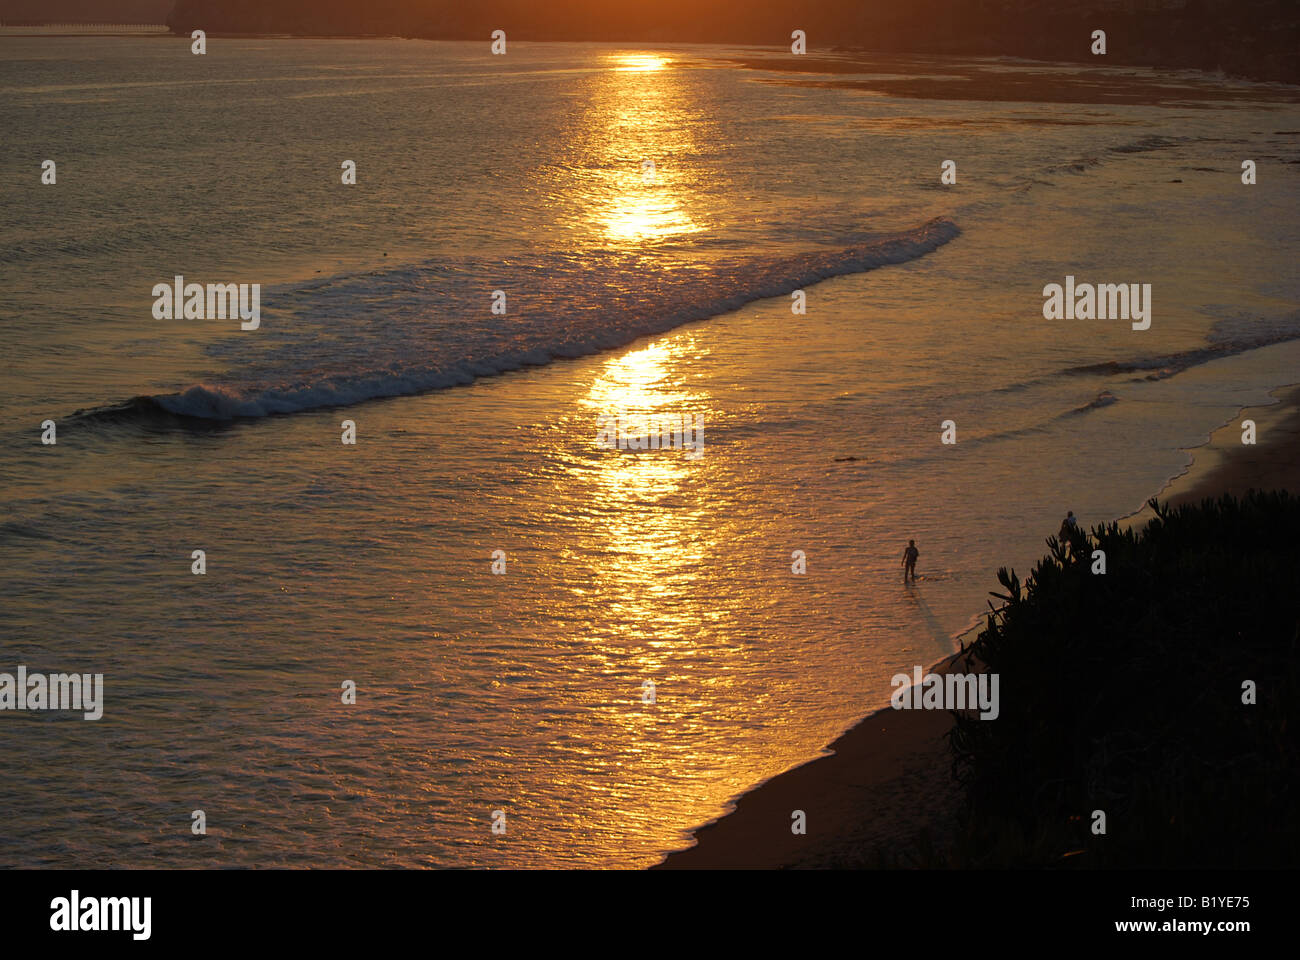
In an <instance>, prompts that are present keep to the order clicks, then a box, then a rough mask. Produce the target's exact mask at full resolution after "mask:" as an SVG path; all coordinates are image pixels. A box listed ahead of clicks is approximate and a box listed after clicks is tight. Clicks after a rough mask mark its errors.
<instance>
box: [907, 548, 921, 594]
mask: <svg viewBox="0 0 1300 960" xmlns="http://www.w3.org/2000/svg"><path fill="white" fill-rule="evenodd" d="M920 555H921V552H920V551H919V550H917V549H916V541H915V540H909V541H907V549H906V550H904V551H903V582H904V583H907V578H908V577H909V576H911V578H912V582H913V583H915V582H916V558H917V557H919V556H920Z"/></svg>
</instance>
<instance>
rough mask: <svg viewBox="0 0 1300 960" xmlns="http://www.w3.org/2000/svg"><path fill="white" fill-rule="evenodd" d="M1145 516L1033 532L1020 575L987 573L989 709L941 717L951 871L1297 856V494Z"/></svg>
mask: <svg viewBox="0 0 1300 960" xmlns="http://www.w3.org/2000/svg"><path fill="white" fill-rule="evenodd" d="M1150 505H1151V507H1152V509H1153V511H1154V513H1155V516H1154V518H1153V519H1152V520H1151V521H1150V522H1149V523H1148V524H1147V525H1146V526H1145V527H1144V528H1142V529H1141V530H1133V529H1121V528H1120V527H1119V525H1118V524H1114V523H1112V524H1109V525H1104V526H1100V527H1096V528H1094V529H1093V530H1092V531H1091V533H1087V532H1085V531H1083V530H1081V529H1080V530H1077V531H1075V532H1074V533H1073V534H1071V535H1070V537H1069V538H1068V539H1067V540H1066V541H1065V542H1062V541H1060V540H1058V539H1057V538H1056V537H1052V538H1050V539H1049V540H1048V541H1047V543H1048V548H1049V550H1050V553H1049V555H1048V556H1046V557H1044V558H1043V560H1042V561H1041V562H1039V564H1038V565H1037V566H1036V567H1035V568H1034V570H1033V572H1032V574H1031V575H1030V577H1028V578H1027V580H1026V581H1025V582H1024V583H1021V581H1020V580H1019V578H1018V577H1017V576H1016V574H1015V572H1014V571H1010V572H1009V571H1007V570H1006V569H1005V568H1003V569H1001V570H999V571H998V580H999V582H1000V583H1001V584H1002V587H1003V590H1002V591H1000V592H996V593H993V596H995V597H997V598H998V599H999V600H1000V601H1002V602H1001V604H1000V605H999V606H997V607H992V604H990V606H991V607H992V611H991V613H990V614H989V616H988V618H987V625H986V626H985V628H984V629H983V631H982V632H981V633H980V634H979V636H978V639H977V640H976V641H975V643H974V644H973V650H974V653H975V656H976V657H977V658H979V660H980V661H982V662H983V664H984V665H985V666H986V667H987V669H988V670H989V671H992V672H996V673H997V674H999V684H1000V690H999V697H1000V705H1001V712H1000V715H999V716H998V717H997V719H996V720H991V721H985V720H980V719H978V717H975V716H965V715H955V723H954V727H953V729H952V731H951V732H950V734H949V741H950V744H951V747H952V750H953V755H954V771H955V774H956V777H957V779H958V782H959V783H960V784H961V786H962V788H963V791H964V794H965V797H964V799H965V804H964V806H963V811H962V814H961V823H960V825H959V831H958V833H959V838H960V839H959V841H958V848H957V850H956V851H955V853H954V857H953V862H954V863H956V864H959V865H964V866H970V867H999V866H1027V867H1039V866H1050V865H1059V866H1062V867H1193V866H1200V867H1234V866H1237V867H1244V866H1288V867H1290V866H1294V865H1295V864H1296V863H1297V862H1300V843H1298V842H1297V836H1298V834H1300V831H1298V829H1297V822H1296V819H1295V816H1294V811H1295V809H1296V806H1297V801H1300V785H1298V783H1297V743H1300V738H1297V736H1296V733H1297V731H1300V722H1298V721H1300V716H1298V715H1297V714H1298V708H1297V703H1300V685H1298V684H1297V653H1298V652H1300V651H1298V650H1297V646H1298V643H1300V559H1298V556H1300V555H1298V552H1297V551H1298V550H1300V499H1297V498H1295V497H1293V496H1290V495H1289V494H1287V493H1285V492H1272V493H1259V492H1252V493H1250V494H1249V495H1248V496H1246V497H1245V498H1244V499H1242V500H1237V499H1235V498H1233V497H1228V496H1225V497H1223V498H1221V499H1219V500H1217V501H1212V500H1205V501H1203V502H1201V503H1200V504H1198V505H1187V506H1183V507H1180V508H1177V509H1170V508H1168V507H1166V506H1162V505H1160V504H1159V503H1157V502H1156V501H1155V500H1152V501H1151V502H1150ZM1094 550H1103V551H1105V556H1106V572H1105V573H1104V574H1098V573H1093V572H1092V570H1093V566H1094V564H1093V560H1092V554H1093V551H1094ZM1246 681H1253V683H1254V684H1255V686H1256V699H1257V702H1256V703H1255V704H1253V705H1247V704H1245V703H1243V684H1245V683H1246ZM1097 810H1100V811H1103V812H1104V813H1105V833H1104V834H1098V833H1095V832H1094V830H1093V824H1094V816H1093V812H1094V811H1097Z"/></svg>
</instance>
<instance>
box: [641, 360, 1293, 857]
mask: <svg viewBox="0 0 1300 960" xmlns="http://www.w3.org/2000/svg"><path fill="white" fill-rule="evenodd" d="M1273 396H1274V397H1275V398H1276V399H1277V401H1278V402H1277V403H1274V404H1271V405H1268V406H1260V407H1251V408H1247V409H1245V410H1243V411H1242V412H1241V414H1240V415H1239V416H1237V417H1234V418H1233V419H1232V420H1231V421H1230V422H1229V423H1227V424H1225V425H1224V426H1222V427H1220V428H1219V429H1217V430H1215V431H1214V432H1213V433H1212V434H1211V436H1210V439H1209V442H1208V443H1206V444H1205V445H1203V446H1200V447H1197V448H1195V449H1194V450H1193V451H1192V457H1193V459H1192V463H1191V465H1190V467H1189V468H1188V470H1187V471H1186V472H1185V473H1183V474H1181V475H1180V476H1178V477H1175V478H1174V479H1173V480H1171V481H1170V482H1169V483H1168V484H1167V485H1166V486H1165V488H1164V489H1163V490H1161V491H1160V492H1159V493H1158V494H1157V497H1158V499H1159V500H1160V501H1161V502H1162V503H1164V502H1167V503H1169V504H1171V505H1175V506H1177V505H1180V504H1185V503H1196V502H1198V501H1200V500H1203V499H1205V498H1207V497H1208V498H1214V497H1219V496H1222V495H1223V494H1225V493H1230V494H1233V495H1234V496H1241V495H1242V494H1244V493H1246V492H1247V491H1248V490H1250V489H1252V488H1254V489H1286V490H1290V491H1292V492H1294V491H1297V490H1300V386H1297V385H1292V386H1288V387H1282V388H1279V389H1277V390H1274V391H1273ZM1247 419H1249V420H1253V421H1254V423H1255V430H1256V443H1255V444H1253V445H1249V444H1243V443H1242V432H1243V428H1242V422H1243V421H1244V420H1247ZM1150 513H1151V511H1150V508H1143V509H1142V510H1141V511H1139V512H1138V513H1136V514H1134V515H1133V516H1132V517H1131V518H1129V522H1131V523H1132V524H1134V525H1142V524H1145V523H1146V521H1147V520H1148V519H1149V517H1150ZM992 582H993V581H992V576H991V574H990V583H992ZM968 659H969V657H968V655H967V654H966V653H964V652H962V653H956V654H953V655H952V656H949V657H947V658H945V659H944V660H942V661H940V662H939V663H938V664H936V665H935V666H934V667H932V668H931V672H933V673H947V672H951V671H953V670H958V671H961V672H968V671H971V670H972V667H971V666H970V665H969V664H968V662H967V661H968ZM951 727H952V719H951V717H950V715H949V714H948V713H947V712H945V711H929V710H893V709H891V708H885V709H883V710H878V711H876V712H874V713H872V714H870V715H868V716H867V717H865V718H864V719H863V720H861V721H860V722H859V723H858V724H856V725H855V726H854V727H852V728H851V729H849V730H848V731H847V732H846V733H844V734H843V735H841V736H840V737H839V738H838V739H836V740H835V741H834V742H833V743H831V744H830V745H829V746H828V747H827V750H828V751H829V752H828V754H827V755H824V756H821V757H818V758H816V759H814V760H811V761H809V762H808V763H805V764H803V765H801V766H798V767H795V768H794V769H792V770H788V771H786V772H785V773H782V774H780V775H779V776H777V777H774V778H772V779H771V780H768V781H766V782H765V783H763V784H760V785H759V786H758V787H756V788H754V789H753V790H751V791H749V792H748V793H746V794H743V795H742V796H741V797H740V798H739V799H738V800H737V801H736V804H735V809H734V811H733V812H731V813H729V814H727V815H726V816H724V817H722V818H720V819H719V820H717V821H714V822H713V823H710V824H707V825H706V826H704V827H701V828H700V829H699V830H698V831H696V833H695V841H696V842H695V845H694V846H692V847H690V848H688V849H685V850H681V851H677V852H675V853H672V854H670V855H669V856H668V857H666V858H665V859H664V861H663V862H662V863H660V864H658V865H657V866H656V867H655V868H654V869H780V868H796V869H800V868H801V869H818V868H836V867H868V868H870V867H887V866H897V867H909V866H933V865H935V864H936V863H942V862H943V851H944V849H945V848H946V847H947V846H948V845H949V844H950V843H951V841H952V839H953V836H954V827H955V813H956V811H957V809H958V807H959V805H960V802H961V797H960V792H959V789H958V786H957V784H956V783H955V782H954V781H953V779H952V764H951V755H950V753H949V749H948V743H947V740H946V735H947V733H948V731H949V730H950V729H951ZM796 810H802V811H803V812H804V814H805V816H806V822H807V832H806V833H805V834H803V835H797V834H795V833H793V832H792V830H791V824H792V822H793V821H792V814H793V812H794V811H796ZM917 851H927V860H928V862H927V863H925V864H918V863H915V862H912V860H911V859H910V858H912V857H914V855H915V854H916V852H917Z"/></svg>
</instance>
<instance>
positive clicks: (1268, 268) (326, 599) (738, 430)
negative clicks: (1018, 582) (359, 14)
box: [0, 37, 1300, 868]
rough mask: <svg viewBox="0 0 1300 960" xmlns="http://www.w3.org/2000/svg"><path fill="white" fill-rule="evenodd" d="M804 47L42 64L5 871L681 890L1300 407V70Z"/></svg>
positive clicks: (25, 213)
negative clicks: (762, 804) (918, 686)
mask: <svg viewBox="0 0 1300 960" xmlns="http://www.w3.org/2000/svg"><path fill="white" fill-rule="evenodd" d="M764 58H767V59H769V60H770V61H771V62H770V64H766V65H765V64H764V62H763V60H764ZM742 60H743V61H744V62H745V63H747V64H749V65H748V66H742V65H741V64H740V63H739V62H737V61H742ZM788 60H789V55H788V54H783V53H780V52H767V53H764V52H762V51H755V50H736V49H730V48H722V47H703V46H693V47H666V48H662V49H658V48H656V49H646V48H640V47H626V46H618V45H600V44H526V43H517V42H513V41H512V42H511V43H510V46H509V52H508V53H507V55H505V56H492V55H491V54H490V52H489V44H488V43H487V42H486V41H485V42H484V43H481V44H479V43H431V42H418V41H403V40H395V39H394V40H380V39H375V40H332V41H325V40H289V39H264V40H259V39H219V38H210V39H209V41H208V50H207V53H206V54H205V55H203V56H196V55H194V54H192V53H191V52H190V44H189V41H188V40H187V39H186V40H182V39H170V38H159V37H138V38H125V37H111V38H100V37H41V38H16V39H8V40H5V41H3V42H0V130H2V131H3V132H4V136H3V140H2V145H0V322H2V323H3V325H4V329H5V331H6V335H5V347H4V351H3V353H4V368H5V370H4V376H3V379H2V380H0V410H3V414H4V420H3V425H2V426H0V491H2V494H0V504H2V509H3V513H2V514H0V597H3V598H4V599H3V600H2V601H0V672H8V673H13V672H14V671H15V670H16V669H17V667H18V666H19V665H23V666H25V667H26V668H27V670H28V671H30V672H35V671H44V672H48V673H54V672H63V671H68V672H72V671H76V672H87V673H102V674H103V676H104V704H103V710H104V712H103V717H102V718H101V719H99V720H95V721H87V720H83V719H82V718H81V714H80V713H67V712H56V711H47V712H40V711H8V710H4V711H0V757H3V762H2V765H0V824H2V825H3V826H0V866H5V867H33V866H57V867H73V866H80V867H228V866H229V867H250V866H262V867H265V866H295V867H305V866H311V867H434V866H437V867H627V868H632V867H642V866H646V865H649V864H652V863H655V862H657V861H658V860H659V859H661V858H662V856H663V855H664V854H665V853H667V852H668V851H671V850H673V849H677V848H680V847H682V846H684V845H685V844H687V843H688V842H689V837H690V833H691V832H692V831H693V830H694V829H695V828H697V827H698V826H699V825H701V824H702V823H705V822H707V821H709V820H711V819H714V818H716V817H718V816H720V815H721V814H723V813H724V812H725V811H726V810H727V809H728V807H729V804H730V802H731V801H732V800H733V798H734V797H735V796H736V795H737V794H739V793H741V792H743V791H745V790H747V789H749V788H752V787H753V786H754V785H756V784H757V783H759V782H762V781H763V780H765V779H768V778H770V777H772V776H775V775H776V774H778V773H780V772H782V771H783V770H786V769H788V768H790V767H791V766H794V765H797V764H799V763H802V762H805V761H806V760H808V759H810V758H812V757H814V756H817V755H818V754H819V752H820V751H821V750H822V749H823V748H824V745H825V744H826V743H828V742H829V741H831V740H832V739H834V737H835V736H836V735H837V734H838V733H839V732H841V731H843V730H844V729H846V728H847V727H848V726H850V725H851V724H853V723H854V722H856V721H857V720H858V719H860V718H861V717H862V716H864V715H865V714H867V713H869V712H871V711H872V710H874V709H877V708H879V707H881V706H884V705H886V704H887V703H888V698H889V693H890V689H891V688H890V678H891V677H892V676H893V675H895V674H898V673H906V674H909V675H910V673H911V671H912V668H913V667H914V666H917V665H920V666H928V665H930V664H932V663H934V662H935V661H937V660H938V659H940V658H941V657H943V656H945V655H946V654H948V653H950V652H952V651H953V650H955V649H956V648H957V644H958V642H959V640H958V636H959V635H960V634H962V633H963V632H964V631H967V630H969V629H970V628H971V627H972V626H975V625H977V624H978V623H979V619H980V616H981V611H983V610H985V609H986V607H985V602H986V599H987V596H988V591H990V590H995V589H998V584H997V582H996V580H995V579H994V572H995V571H996V570H997V568H998V567H1000V566H1008V567H1015V568H1016V569H1017V571H1019V572H1020V573H1021V574H1022V576H1023V574H1024V572H1027V570H1028V569H1029V568H1030V567H1031V566H1032V564H1033V563H1034V561H1035V560H1036V559H1037V558H1038V557H1039V556H1041V555H1042V554H1043V553H1044V551H1045V545H1044V540H1045V538H1046V537H1048V536H1050V535H1052V534H1054V533H1055V531H1056V529H1057V527H1058V525H1059V524H1060V521H1061V518H1062V517H1063V516H1064V515H1065V512H1066V510H1067V509H1069V510H1073V511H1074V513H1075V514H1076V515H1077V516H1078V517H1079V518H1080V521H1081V522H1082V523H1084V524H1085V525H1090V524H1096V523H1103V522H1110V521H1112V520H1116V519H1120V518H1124V517H1127V516H1130V515H1131V514H1133V513H1134V512H1135V511H1136V510H1138V509H1139V508H1140V507H1141V506H1142V504H1143V503H1144V502H1145V500H1146V499H1147V498H1149V497H1150V496H1152V495H1154V494H1156V493H1157V492H1158V491H1160V490H1161V489H1162V488H1163V487H1164V485H1165V484H1166V483H1167V482H1168V481H1169V480H1170V478H1172V477H1174V476H1176V475H1177V474H1179V473H1181V472H1182V471H1183V470H1185V469H1186V467H1187V465H1188V463H1189V462H1190V457H1191V454H1190V453H1189V450H1190V449H1191V448H1194V447H1195V446H1196V445H1198V444H1200V443H1203V442H1204V441H1205V440H1206V439H1207V437H1208V434H1209V433H1210V431H1211V430H1213V429H1214V428H1216V427H1219V426H1220V425H1222V424H1224V423H1226V422H1228V421H1229V420H1230V419H1231V418H1233V417H1234V416H1235V415H1236V414H1237V412H1238V411H1239V410H1240V409H1241V408H1242V407H1243V406H1245V405H1250V404H1259V403H1263V402H1267V401H1268V394H1269V391H1270V390H1271V389H1274V388H1276V387H1277V386H1280V385H1282V384H1285V383H1291V382H1295V381H1297V380H1300V376H1297V375H1296V371H1297V370H1300V311H1298V305H1300V272H1298V271H1297V267H1296V264H1297V258H1296V248H1297V241H1298V240H1300V218H1297V216H1296V212H1297V208H1298V201H1300V108H1298V107H1297V101H1300V92H1298V91H1297V90H1296V89H1295V88H1288V87H1282V86H1276V85H1262V84H1248V83H1243V82H1236V81H1229V80H1224V79H1221V78H1213V77H1208V76H1204V75H1197V74H1191V73H1176V72H1174V73H1171V72H1163V73H1157V72H1155V71H1150V70H1137V69H1133V70H1125V69H1118V68H1091V69H1090V68H1085V67H1080V66H1077V65H1075V66H1059V67H1058V66H1051V65H1043V64H1028V63H1025V62H1019V61H1011V60H980V61H971V60H956V59H951V60H948V59H936V58H927V59H920V58H914V59H911V60H900V59H893V60H890V61H888V62H885V61H883V60H882V61H881V62H880V63H879V64H873V65H871V66H870V68H869V69H867V68H864V73H865V76H866V80H867V81H868V82H867V83H866V84H865V85H859V86H851V85H845V84H844V83H843V81H845V80H856V81H861V80H863V76H860V75H850V74H844V73H834V74H832V73H825V74H821V73H792V72H790V71H788V70H785V69H782V68H783V67H786V66H788V63H787V62H786V61H788ZM769 66H770V69H768V68H767V67H769ZM1042 78H1046V79H1045V80H1044V79H1042ZM877 79H879V80H880V81H881V82H880V86H879V88H873V84H874V82H875V80H877ZM1040 80H1042V82H1043V83H1046V82H1047V81H1048V80H1050V90H1051V91H1053V92H1051V93H1045V94H1043V95H1041V96H1035V97H1031V98H1030V99H1009V98H1008V97H1009V96H1022V94H1011V95H1009V94H1007V92H1006V91H1007V90H1008V89H1012V90H1017V91H1022V90H1024V89H1026V83H1027V84H1028V87H1034V85H1035V84H1037V83H1039V82H1040ZM1011 81H1024V82H1011ZM936 85H938V87H939V88H940V89H950V90H951V91H952V94H951V96H937V95H935V94H934V93H933V91H934V90H935V89H936ZM1157 86H1158V90H1157V89H1156V88H1157ZM922 88H924V89H925V90H926V91H927V93H926V95H924V96H922V95H920V93H919V91H920V90H921V89H922ZM1043 89H1047V87H1044V88H1043ZM1059 91H1067V93H1066V94H1059ZM47 160H53V161H54V163H55V171H56V182H54V183H52V184H51V183H42V169H43V166H42V165H43V163H44V161H47ZM947 160H951V161H953V162H954V163H955V173H956V182H955V183H948V184H945V183H942V182H941V179H940V177H941V172H942V166H941V165H942V164H943V162H944V161H947ZM1244 160H1251V161H1254V163H1255V164H1256V167H1257V182H1256V183H1255V184H1253V185H1248V184H1244V183H1243V182H1242V161H1244ZM347 161H351V162H352V163H353V164H354V165H355V183H354V184H348V183H344V182H343V179H344V165H345V163H346V162H347ZM178 276H179V277H183V278H184V282H185V283H190V282H193V283H199V284H249V285H251V284H259V285H260V291H261V293H260V318H259V323H258V326H257V327H256V329H251V330H246V329H241V322H240V319H239V318H238V317H232V316H226V317H224V318H221V317H217V318H213V317H211V316H205V317H190V318H189V319H186V318H185V317H184V315H183V314H184V312H183V311H180V312H179V313H175V314H174V316H173V318H172V319H167V318H166V316H165V315H163V316H162V317H161V318H160V311H159V310H157V309H156V303H155V301H156V299H157V296H158V295H157V294H155V292H154V290H155V287H156V286H157V285H160V284H161V285H166V286H170V285H172V284H173V283H174V282H175V278H176V277H178ZM1067 277H1073V278H1075V281H1077V282H1078V283H1080V284H1083V283H1093V284H1139V285H1143V284H1150V290H1151V294H1150V301H1149V305H1150V326H1149V328H1147V329H1134V324H1133V323H1131V322H1129V320H1128V319H1125V318H1118V319H1116V318H1112V319H1072V320H1064V319H1061V320H1057V319H1052V320H1049V319H1045V318H1044V314H1043V305H1044V294H1043V289H1044V287H1045V286H1046V285H1048V284H1052V283H1056V284H1064V283H1065V282H1066V278H1067ZM796 291H802V296H803V303H802V305H803V309H804V312H802V313H798V312H795V306H796V305H797V300H798V294H797V293H796ZM612 417H614V418H616V417H624V419H625V421H626V420H628V419H630V420H631V421H632V422H633V423H645V424H647V425H653V424H665V423H668V424H671V423H680V422H681V419H682V418H683V417H687V418H690V422H694V423H700V424H703V427H702V434H700V439H701V440H702V446H701V447H700V448H699V450H698V451H696V452H695V453H694V454H693V453H692V452H690V451H683V450H679V449H650V450H635V449H611V448H610V447H609V446H607V445H605V444H602V443H600V442H598V439H599V436H598V435H599V433H600V431H601V429H602V425H603V424H608V423H609V418H612ZM46 421H53V423H54V425H55V426H54V429H55V439H56V442H55V443H52V444H51V443H46V442H42V437H43V435H48V428H47V427H45V426H43V424H45V422H46ZM345 421H350V423H351V430H352V432H353V434H354V435H355V441H356V442H355V443H354V444H345V443H343V442H342V438H343V437H344V435H345V432H346V431H347V430H348V427H347V425H346V424H345ZM948 422H950V423H948ZM649 428H650V429H654V427H653V426H650V427H649ZM632 432H633V435H634V436H635V435H636V434H637V433H638V432H639V428H637V429H634V430H633V431H632ZM945 434H946V435H947V437H948V439H953V438H954V437H955V440H956V442H955V443H944V442H943V438H944V435H945ZM909 539H915V540H916V542H917V546H918V548H919V550H920V561H919V563H918V572H919V573H920V574H921V575H922V580H921V581H920V582H919V583H917V584H916V585H914V586H910V587H905V586H904V585H903V583H902V578H901V569H900V560H901V556H902V551H903V548H904V547H905V546H906V544H907V541H908V540H909ZM196 550H202V551H203V562H204V564H205V567H204V570H205V572H203V573H202V574H196V573H194V572H193V569H194V564H195V563H196V561H195V559H194V551H196ZM498 551H499V552H498ZM494 566H495V568H496V570H498V571H503V572H494ZM797 570H801V571H802V572H796V571H797ZM349 685H352V686H354V688H355V702H354V703H350V702H344V700H345V698H346V697H345V687H347V686H349ZM200 810H201V811H203V815H204V819H205V821H206V828H207V834H206V836H204V837H201V838H200V837H198V836H195V835H194V833H193V832H192V829H191V826H192V823H193V821H194V813H195V812H196V811H200ZM494 824H497V831H496V832H494V830H493V825H494ZM502 827H504V832H501V829H502ZM786 828H787V827H786V825H784V824H776V825H774V826H773V829H786Z"/></svg>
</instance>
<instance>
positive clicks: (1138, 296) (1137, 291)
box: [1043, 276, 1151, 330]
mask: <svg viewBox="0 0 1300 960" xmlns="http://www.w3.org/2000/svg"><path fill="white" fill-rule="evenodd" d="M1043 297H1044V300H1043V319H1044V320H1132V321H1133V329H1134V330H1146V329H1148V328H1149V327H1150V326H1151V284H1149V283H1100V284H1096V285H1095V286H1094V285H1093V284H1091V283H1080V284H1078V285H1076V284H1075V282H1074V277H1073V276H1067V277H1066V278H1065V286H1064V287H1062V286H1061V284H1059V283H1049V284H1048V285H1047V286H1045V287H1043Z"/></svg>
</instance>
